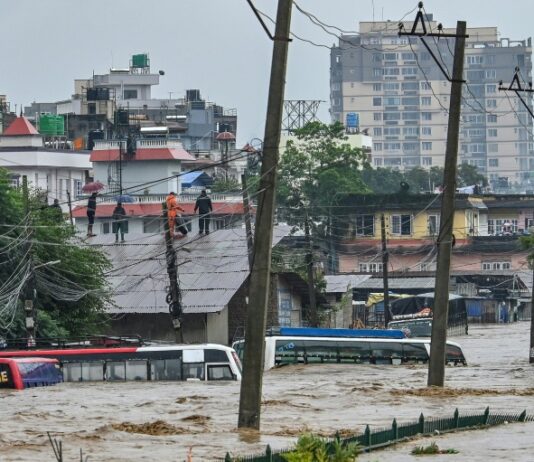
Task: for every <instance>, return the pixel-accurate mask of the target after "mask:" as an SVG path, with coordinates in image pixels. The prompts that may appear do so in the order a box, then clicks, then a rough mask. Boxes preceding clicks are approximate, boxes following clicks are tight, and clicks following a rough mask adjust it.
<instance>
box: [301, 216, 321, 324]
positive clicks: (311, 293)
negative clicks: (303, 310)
mask: <svg viewBox="0 0 534 462" xmlns="http://www.w3.org/2000/svg"><path fill="white" fill-rule="evenodd" d="M304 234H305V235H306V246H307V248H308V251H307V253H306V270H307V273H308V298H309V299H310V325H311V327H318V326H319V316H318V313H317V302H316V300H315V282H314V275H313V270H314V268H313V247H312V242H311V236H310V221H309V219H308V214H307V213H306V218H305V221H304Z"/></svg>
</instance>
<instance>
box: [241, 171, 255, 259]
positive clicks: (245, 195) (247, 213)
mask: <svg viewBox="0 0 534 462" xmlns="http://www.w3.org/2000/svg"><path fill="white" fill-rule="evenodd" d="M241 187H242V188H243V212H244V213H245V231H246V234H247V251H248V265H249V268H250V270H252V261H253V259H252V255H253V254H252V252H253V247H254V239H253V237H252V220H251V218H250V202H249V197H248V188H247V174H246V173H243V175H241Z"/></svg>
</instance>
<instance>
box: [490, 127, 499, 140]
mask: <svg viewBox="0 0 534 462" xmlns="http://www.w3.org/2000/svg"><path fill="white" fill-rule="evenodd" d="M488 136H491V137H493V138H495V137H496V136H497V129H496V128H488Z"/></svg>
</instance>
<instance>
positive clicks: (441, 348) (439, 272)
mask: <svg viewBox="0 0 534 462" xmlns="http://www.w3.org/2000/svg"><path fill="white" fill-rule="evenodd" d="M465 38H466V23H465V21H458V22H457V23H456V41H455V46H454V62H453V69H452V84H451V101H450V106H449V127H448V131H447V148H446V151H445V171H444V175H443V187H444V190H443V197H442V200H441V224H440V229H439V235H438V242H437V245H438V256H437V269H436V290H435V296H434V307H433V319H432V341H431V344H430V361H429V364H428V386H438V387H442V386H443V385H444V383H445V343H446V341H447V320H448V313H449V276H450V267H451V253H452V241H453V234H452V231H453V221H454V199H455V196H456V167H457V165H456V164H457V162H458V135H459V131H460V106H461V103H462V84H463V80H462V74H463V69H464V51H465Z"/></svg>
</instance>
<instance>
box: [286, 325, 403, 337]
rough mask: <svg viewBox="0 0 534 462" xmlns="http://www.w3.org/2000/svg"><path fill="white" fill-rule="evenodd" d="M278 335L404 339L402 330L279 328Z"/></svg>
mask: <svg viewBox="0 0 534 462" xmlns="http://www.w3.org/2000/svg"><path fill="white" fill-rule="evenodd" d="M280 335H283V336H290V337H293V336H295V337H296V336H298V337H355V338H359V337H372V338H406V335H405V334H404V332H403V331H402V330H393V329H388V330H386V329H328V328H326V329H321V328H315V327H280Z"/></svg>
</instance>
